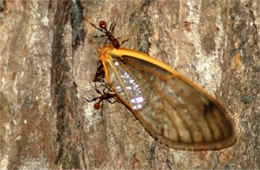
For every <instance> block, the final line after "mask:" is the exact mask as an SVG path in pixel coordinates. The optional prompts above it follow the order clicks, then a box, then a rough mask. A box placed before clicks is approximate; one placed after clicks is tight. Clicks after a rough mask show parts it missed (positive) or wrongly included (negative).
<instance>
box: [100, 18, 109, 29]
mask: <svg viewBox="0 0 260 170" xmlns="http://www.w3.org/2000/svg"><path fill="white" fill-rule="evenodd" d="M99 27H100V28H101V29H103V30H107V23H106V22H105V21H103V20H101V21H99Z"/></svg>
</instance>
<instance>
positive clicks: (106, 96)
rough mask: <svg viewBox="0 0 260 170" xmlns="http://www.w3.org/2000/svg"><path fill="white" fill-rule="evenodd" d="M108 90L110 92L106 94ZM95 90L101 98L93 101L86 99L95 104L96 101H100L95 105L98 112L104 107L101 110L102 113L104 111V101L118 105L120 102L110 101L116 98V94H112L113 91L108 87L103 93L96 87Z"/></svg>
mask: <svg viewBox="0 0 260 170" xmlns="http://www.w3.org/2000/svg"><path fill="white" fill-rule="evenodd" d="M107 89H108V91H107V92H106V90H107ZM95 90H96V92H97V93H98V94H100V96H99V97H95V98H93V99H86V100H87V102H93V101H96V100H98V102H96V103H95V104H94V108H95V109H96V110H98V109H100V107H102V108H101V111H102V109H103V103H102V101H103V100H107V101H108V102H109V103H116V102H118V101H116V100H115V101H111V100H110V99H111V98H114V97H115V96H116V95H115V94H114V93H111V89H110V88H109V87H108V86H107V85H106V87H105V88H104V89H103V93H102V92H101V91H100V90H98V89H97V88H96V87H95Z"/></svg>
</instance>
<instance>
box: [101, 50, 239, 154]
mask: <svg viewBox="0 0 260 170" xmlns="http://www.w3.org/2000/svg"><path fill="white" fill-rule="evenodd" d="M100 53H101V60H102V63H103V65H104V68H105V72H106V73H105V74H106V79H107V81H108V83H109V85H110V86H111V88H112V89H113V90H114V91H115V93H116V94H117V96H118V98H119V99H120V100H121V101H122V102H123V103H124V104H125V105H126V106H127V107H128V109H129V110H131V111H132V112H133V113H134V115H135V116H136V117H137V119H139V121H140V122H141V124H142V125H143V126H144V127H145V129H146V130H147V131H148V132H149V133H150V134H151V135H152V136H153V137H154V138H155V139H156V140H158V141H159V142H160V143H162V144H165V145H167V146H169V147H172V148H176V149H183V150H207V149H210V150H214V149H221V148H224V147H227V146H230V145H231V144H233V143H234V142H235V140H236V138H235V133H234V128H233V126H232V122H231V121H230V119H229V117H228V115H227V113H226V111H225V110H224V108H223V107H222V106H221V105H220V104H219V103H218V102H217V101H216V100H215V99H214V98H213V97H211V96H210V95H208V94H207V93H206V92H204V91H203V90H202V89H200V88H199V87H198V86H196V85H195V84H193V83H192V82H191V81H190V80H188V79H186V78H185V77H183V76H181V75H180V74H179V73H177V72H176V71H174V70H173V69H171V68H170V67H169V66H167V65H166V64H164V63H161V62H159V61H157V60H155V59H152V58H150V57H149V56H147V55H145V54H142V53H139V52H136V51H133V50H128V49H115V48H112V47H106V48H103V49H100Z"/></svg>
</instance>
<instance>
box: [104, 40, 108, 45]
mask: <svg viewBox="0 0 260 170" xmlns="http://www.w3.org/2000/svg"><path fill="white" fill-rule="evenodd" d="M107 40H108V38H107V39H106V41H105V43H104V47H105V46H106V44H107Z"/></svg>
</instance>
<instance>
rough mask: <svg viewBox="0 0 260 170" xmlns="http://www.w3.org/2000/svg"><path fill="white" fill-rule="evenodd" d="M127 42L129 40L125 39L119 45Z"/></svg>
mask: <svg viewBox="0 0 260 170" xmlns="http://www.w3.org/2000/svg"><path fill="white" fill-rule="evenodd" d="M128 40H129V39H126V40H124V41H122V42H121V43H120V45H122V44H124V43H125V42H127V41H128Z"/></svg>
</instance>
